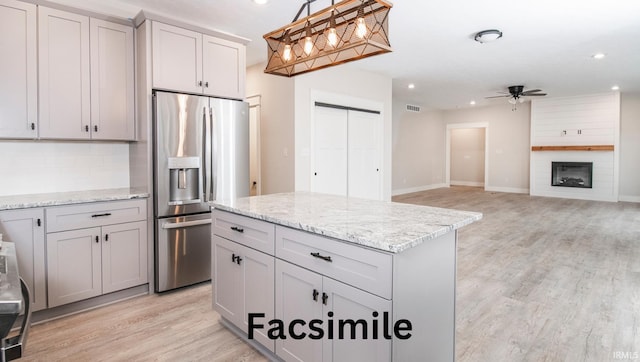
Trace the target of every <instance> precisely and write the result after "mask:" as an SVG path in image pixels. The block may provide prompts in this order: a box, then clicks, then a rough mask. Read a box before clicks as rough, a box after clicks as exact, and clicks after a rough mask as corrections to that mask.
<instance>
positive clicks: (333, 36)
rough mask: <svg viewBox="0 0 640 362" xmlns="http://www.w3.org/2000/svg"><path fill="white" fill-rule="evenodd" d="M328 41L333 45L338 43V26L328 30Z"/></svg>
mask: <svg viewBox="0 0 640 362" xmlns="http://www.w3.org/2000/svg"><path fill="white" fill-rule="evenodd" d="M327 43H329V45H331V46H332V47H335V46H336V45H338V32H337V31H336V28H329V30H327Z"/></svg>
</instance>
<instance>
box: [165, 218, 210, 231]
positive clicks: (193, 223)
mask: <svg viewBox="0 0 640 362" xmlns="http://www.w3.org/2000/svg"><path fill="white" fill-rule="evenodd" d="M206 224H211V219H204V220H194V221H183V222H165V223H163V224H162V228H163V229H179V228H186V227H189V226H197V225H206Z"/></svg>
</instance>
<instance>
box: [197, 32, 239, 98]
mask: <svg viewBox="0 0 640 362" xmlns="http://www.w3.org/2000/svg"><path fill="white" fill-rule="evenodd" d="M202 53H203V60H202V78H203V80H204V93H205V94H207V95H211V96H215V97H224V98H235V99H244V98H245V94H244V83H245V73H246V70H245V69H246V67H247V66H246V60H245V59H246V56H245V53H246V50H245V46H244V45H242V44H238V43H234V42H231V41H228V40H224V39H218V38H215V37H213V36H209V35H203V36H202Z"/></svg>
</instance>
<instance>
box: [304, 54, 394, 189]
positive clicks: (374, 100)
mask: <svg viewBox="0 0 640 362" xmlns="http://www.w3.org/2000/svg"><path fill="white" fill-rule="evenodd" d="M294 82H295V113H294V115H295V189H296V191H308V190H310V189H311V178H310V177H311V171H310V165H311V162H310V157H309V156H310V148H311V117H312V113H313V109H314V102H315V101H323V102H327V103H334V104H335V103H337V104H340V105H348V106H354V107H358V108H365V109H371V110H378V111H381V115H382V118H383V124H384V132H383V155H384V156H383V157H384V160H383V167H382V172H383V175H382V190H383V192H382V198H383V200H390V199H391V174H392V169H391V119H392V116H391V112H392V100H391V78H389V77H387V76H383V75H379V74H374V73H370V72H365V71H361V70H359V69H356V68H354V67H351V66H350V65H349V64H345V65H339V66H335V67H331V68H327V69H322V70H318V71H314V72H311V73H307V74H302V75H298V76H296V77H294Z"/></svg>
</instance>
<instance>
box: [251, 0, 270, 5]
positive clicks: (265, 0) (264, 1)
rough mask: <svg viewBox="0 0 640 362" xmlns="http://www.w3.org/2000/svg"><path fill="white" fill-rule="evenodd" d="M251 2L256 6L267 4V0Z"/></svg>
mask: <svg viewBox="0 0 640 362" xmlns="http://www.w3.org/2000/svg"><path fill="white" fill-rule="evenodd" d="M253 2H254V3H256V4H258V5H264V4H266V3H267V2H269V0H253Z"/></svg>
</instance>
